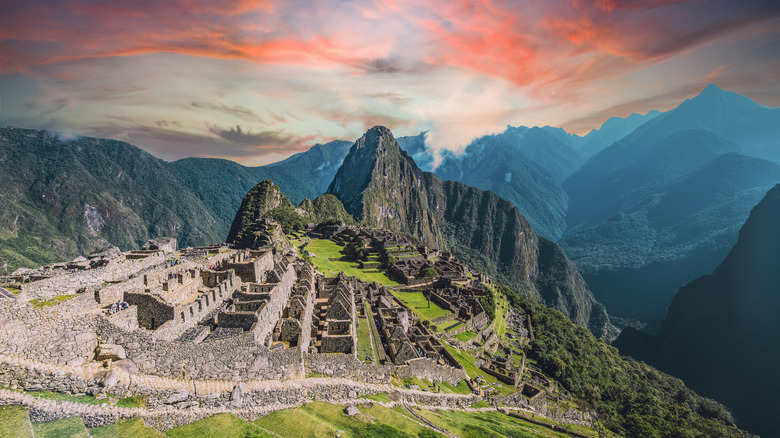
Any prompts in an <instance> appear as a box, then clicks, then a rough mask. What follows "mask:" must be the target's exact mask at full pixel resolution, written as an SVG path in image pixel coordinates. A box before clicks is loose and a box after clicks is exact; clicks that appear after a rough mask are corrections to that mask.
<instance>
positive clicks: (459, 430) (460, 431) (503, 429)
mask: <svg viewBox="0 0 780 438" xmlns="http://www.w3.org/2000/svg"><path fill="white" fill-rule="evenodd" d="M418 412H419V413H420V414H421V415H422V416H424V417H425V418H427V419H428V420H429V421H431V422H432V423H434V424H436V425H437V426H439V427H442V428H446V429H448V430H449V431H450V432H452V433H454V434H455V435H458V436H462V437H464V438H483V437H484V438H492V437H495V436H511V437H513V438H520V437H524V438H525V437H528V438H530V437H551V438H559V437H560V438H563V437H568V435H565V434H562V433H559V432H555V431H553V430H550V429H548V428H546V427H543V426H539V425H536V424H533V423H530V422H527V421H523V420H522V419H519V418H514V417H510V416H508V415H506V414H503V413H500V412H490V411H488V412H464V411H444V410H437V411H435V412H433V411H428V410H424V409H423V410H420V411H418Z"/></svg>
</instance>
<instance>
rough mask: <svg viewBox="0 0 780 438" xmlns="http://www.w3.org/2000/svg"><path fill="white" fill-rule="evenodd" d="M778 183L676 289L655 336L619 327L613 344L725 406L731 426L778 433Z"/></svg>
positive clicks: (779, 239) (779, 327)
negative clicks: (722, 249)
mask: <svg viewBox="0 0 780 438" xmlns="http://www.w3.org/2000/svg"><path fill="white" fill-rule="evenodd" d="M778 223H780V185H778V186H775V187H774V188H772V189H771V190H770V191H769V192H768V193H767V194H766V196H765V197H764V198H763V200H761V202H760V203H759V204H758V205H757V206H756V207H755V208H754V209H753V210H752V211H751V213H750V216H749V218H748V219H747V221H746V222H745V224H744V226H743V227H742V229H741V230H740V231H739V239H738V241H737V243H736V245H734V247H733V248H732V249H731V251H730V252H729V253H728V255H727V256H726V258H725V259H724V260H723V261H722V263H721V264H720V265H719V266H718V267H717V268H716V269H715V270H714V271H713V272H712V274H710V275H705V276H703V277H700V278H697V279H696V280H694V281H692V282H690V283H689V284H687V285H685V286H684V287H682V288H680V290H679V291H678V292H677V294H676V295H675V297H674V300H673V301H672V304H671V305H670V307H669V312H668V314H667V316H666V319H665V320H664V321H663V323H662V324H661V330H660V332H659V333H658V334H657V335H648V334H646V333H642V332H638V331H636V330H633V329H630V328H628V329H626V330H624V331H623V333H622V334H621V335H620V337H619V338H618V339H617V341H616V342H615V345H616V346H617V347H618V348H619V349H620V351H621V353H623V354H628V355H631V356H633V357H634V358H636V359H639V360H643V361H646V362H648V363H649V364H651V365H653V366H655V367H657V368H659V369H661V370H663V371H666V372H668V373H671V374H673V375H675V376H678V377H680V378H682V379H683V380H684V381H685V383H686V384H687V385H688V386H690V387H691V388H693V389H694V390H695V391H697V392H700V393H702V394H704V395H706V396H709V397H713V398H715V399H717V400H719V401H721V402H722V403H725V404H726V405H727V406H729V407H730V408H731V409H732V410H733V412H734V415H735V417H736V419H737V422H738V424H740V425H741V426H742V427H745V428H747V429H748V430H751V431H754V432H756V433H759V434H760V435H761V436H767V437H772V436H778V431H780V420H778V416H777V412H778V409H780V402H778V399H777V393H778V391H780V377H779V376H778V374H777V366H776V364H777V362H778V360H780V344H778V342H777V339H778V336H780V318H778V311H780V286H778V285H780V270H779V269H777V267H778V260H780V228H778V226H777V224H778Z"/></svg>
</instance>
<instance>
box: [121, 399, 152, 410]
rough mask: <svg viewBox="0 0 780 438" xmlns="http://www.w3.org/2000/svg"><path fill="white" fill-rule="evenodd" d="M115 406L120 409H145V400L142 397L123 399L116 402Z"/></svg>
mask: <svg viewBox="0 0 780 438" xmlns="http://www.w3.org/2000/svg"><path fill="white" fill-rule="evenodd" d="M116 406H117V407H120V408H145V407H146V399H145V398H143V397H125V398H123V399H120V400H119V401H118V402H116Z"/></svg>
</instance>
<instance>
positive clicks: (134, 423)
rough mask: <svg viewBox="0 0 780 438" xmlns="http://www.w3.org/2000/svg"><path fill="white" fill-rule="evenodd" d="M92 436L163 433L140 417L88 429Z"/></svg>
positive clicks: (143, 437) (156, 437)
mask: <svg viewBox="0 0 780 438" xmlns="http://www.w3.org/2000/svg"><path fill="white" fill-rule="evenodd" d="M89 434H90V435H92V438H164V437H165V435H163V434H162V433H160V432H158V431H156V430H154V429H152V428H151V427H149V426H147V425H145V424H144V422H143V421H141V419H140V418H131V419H129V420H119V421H118V422H116V423H114V424H109V425H108V426H101V427H95V428H92V429H89Z"/></svg>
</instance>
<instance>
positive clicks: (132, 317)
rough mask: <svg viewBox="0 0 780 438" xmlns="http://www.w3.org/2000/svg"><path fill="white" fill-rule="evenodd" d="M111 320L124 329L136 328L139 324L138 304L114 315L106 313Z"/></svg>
mask: <svg viewBox="0 0 780 438" xmlns="http://www.w3.org/2000/svg"><path fill="white" fill-rule="evenodd" d="M106 318H108V320H109V321H111V323H112V324H114V325H115V326H117V327H121V328H122V329H123V330H128V331H130V330H135V329H137V328H138V327H139V326H138V306H130V307H128V308H127V309H125V310H120V311H118V312H116V313H115V314H113V315H106Z"/></svg>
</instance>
